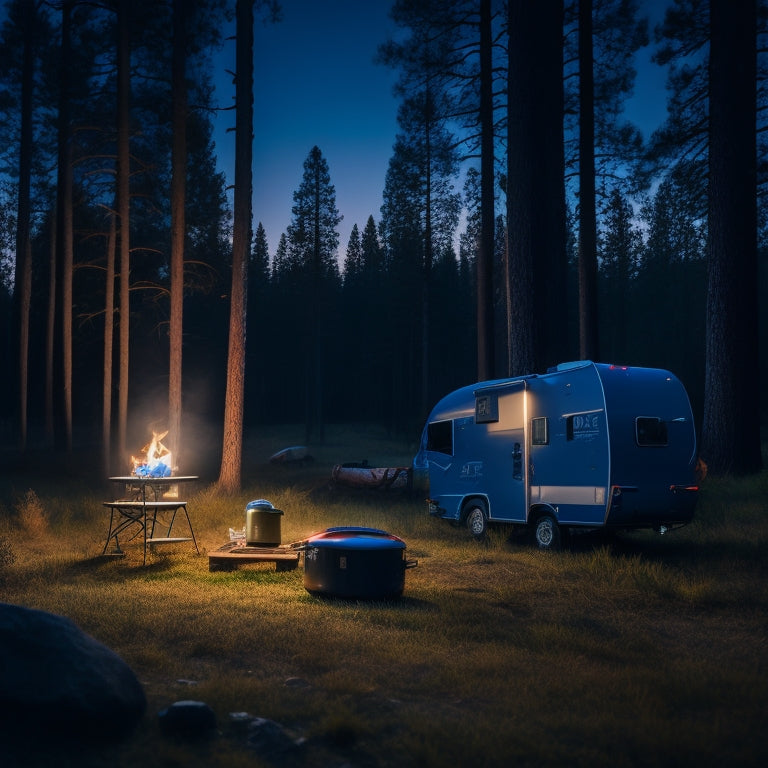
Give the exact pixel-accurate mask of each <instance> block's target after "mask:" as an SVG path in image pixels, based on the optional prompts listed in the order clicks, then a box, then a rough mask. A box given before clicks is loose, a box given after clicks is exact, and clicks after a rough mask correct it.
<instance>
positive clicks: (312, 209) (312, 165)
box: [288, 146, 342, 442]
mask: <svg viewBox="0 0 768 768" xmlns="http://www.w3.org/2000/svg"><path fill="white" fill-rule="evenodd" d="M341 220H342V216H341V215H340V214H339V211H338V210H337V208H336V190H335V188H334V186H333V184H331V175H330V171H329V169H328V163H327V162H326V160H325V158H324V157H323V154H322V152H321V151H320V149H319V147H317V146H315V147H313V148H312V149H311V150H310V152H309V155H308V156H307V159H306V160H305V161H304V174H303V177H302V182H301V185H300V186H299V188H298V189H297V190H296V191H295V192H294V194H293V214H292V219H291V224H290V225H289V227H288V256H289V261H290V262H292V263H293V264H294V265H301V270H302V275H303V280H302V283H301V292H300V296H301V299H302V301H304V302H306V305H305V306H306V307H307V309H308V314H307V315H306V317H305V322H306V325H305V326H304V327H305V329H306V337H305V347H304V350H303V352H304V357H305V360H306V364H307V370H306V373H305V378H304V381H305V386H306V391H305V398H306V412H305V426H306V437H307V442H309V440H310V438H311V437H317V439H318V440H320V441H321V442H322V440H323V439H324V432H325V420H324V415H323V399H324V391H325V378H326V371H325V364H324V363H325V354H326V351H327V350H326V345H327V343H328V338H329V333H330V331H331V329H332V327H333V317H332V316H331V311H332V309H331V308H332V306H333V301H332V300H333V298H334V295H335V294H336V293H337V291H338V289H339V284H340V275H339V267H338V263H337V261H336V256H337V250H338V247H339V233H338V230H337V227H338V225H339V223H340V222H341Z"/></svg>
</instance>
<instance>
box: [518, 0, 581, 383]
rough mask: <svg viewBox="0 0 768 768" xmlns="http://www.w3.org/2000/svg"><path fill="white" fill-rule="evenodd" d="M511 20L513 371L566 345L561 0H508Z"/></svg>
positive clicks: (526, 369)
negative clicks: (551, 0) (542, 1)
mask: <svg viewBox="0 0 768 768" xmlns="http://www.w3.org/2000/svg"><path fill="white" fill-rule="evenodd" d="M507 21H508V34H509V74H508V78H509V79H508V86H507V91H508V93H507V98H508V107H507V108H508V110H509V115H508V128H507V130H508V143H507V169H508V173H507V177H508V178H507V222H508V224H507V226H508V230H507V236H508V238H509V244H508V247H509V270H510V274H509V278H510V285H511V290H512V294H511V305H512V316H511V326H512V343H511V361H510V369H511V371H512V374H513V375H520V374H524V373H532V372H536V371H541V370H543V369H545V368H546V367H547V366H548V365H551V364H553V363H556V362H558V359H561V358H562V356H563V351H564V349H565V336H566V328H567V324H566V306H565V304H566V301H565V299H566V293H565V289H566V273H567V262H566V252H565V189H564V185H563V175H564V174H563V165H564V160H563V127H562V120H563V91H562V87H563V85H562V24H563V4H562V0H556V1H555V2H549V3H531V2H529V0H509V6H508V19H507Z"/></svg>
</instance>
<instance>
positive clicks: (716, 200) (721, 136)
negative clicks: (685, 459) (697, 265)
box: [702, 0, 762, 474]
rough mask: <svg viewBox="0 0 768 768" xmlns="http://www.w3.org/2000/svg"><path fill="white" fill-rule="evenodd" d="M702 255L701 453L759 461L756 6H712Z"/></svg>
mask: <svg viewBox="0 0 768 768" xmlns="http://www.w3.org/2000/svg"><path fill="white" fill-rule="evenodd" d="M710 14H711V15H710V64H709V87H710V99H709V131H710V136H709V140H710V150H709V258H708V265H707V268H708V287H707V325H706V327H707V332H706V372H705V383H704V420H703V425H702V457H703V459H704V460H705V461H706V462H707V465H708V466H709V469H710V471H711V472H713V473H715V474H724V473H728V472H733V473H735V474H746V473H752V472H758V471H759V470H760V469H761V467H762V457H761V453H760V423H759V422H760V420H759V414H760V385H759V381H758V366H757V353H758V345H757V338H758V296H757V284H758V281H757V273H758V270H757V208H756V189H757V187H756V162H757V153H756V137H755V115H756V105H755V92H756V39H757V38H756V29H757V9H756V3H755V2H754V1H753V2H742V3H731V2H728V0H711V2H710Z"/></svg>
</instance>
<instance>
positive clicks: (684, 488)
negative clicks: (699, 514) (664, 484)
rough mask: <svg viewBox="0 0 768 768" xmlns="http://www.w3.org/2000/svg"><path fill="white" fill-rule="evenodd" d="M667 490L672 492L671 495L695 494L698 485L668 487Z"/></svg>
mask: <svg viewBox="0 0 768 768" xmlns="http://www.w3.org/2000/svg"><path fill="white" fill-rule="evenodd" d="M669 490H670V491H672V493H677V492H678V491H688V492H690V493H697V492H698V490H699V486H698V485H670V486H669Z"/></svg>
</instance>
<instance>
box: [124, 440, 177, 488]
mask: <svg viewBox="0 0 768 768" xmlns="http://www.w3.org/2000/svg"><path fill="white" fill-rule="evenodd" d="M167 434H168V430H166V431H165V432H161V433H158V432H155V431H154V430H152V440H151V441H150V442H149V443H147V444H146V445H145V446H144V447H143V448H142V449H141V453H140V455H139V456H138V457H137V456H131V464H132V465H133V474H134V475H136V477H170V476H171V474H172V473H173V464H172V461H171V452H170V451H169V450H168V449H167V448H166V447H165V446H164V445H163V444H162V442H161V440H162V439H163V438H164V437H165V436H166V435H167Z"/></svg>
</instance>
